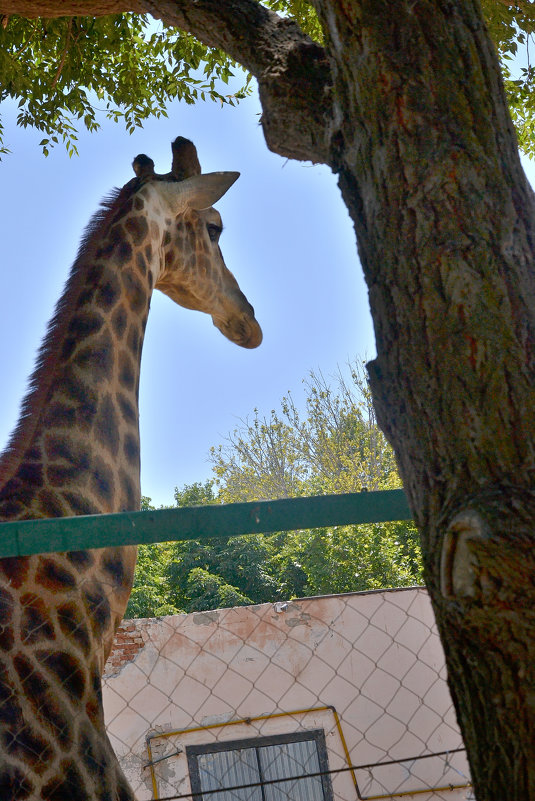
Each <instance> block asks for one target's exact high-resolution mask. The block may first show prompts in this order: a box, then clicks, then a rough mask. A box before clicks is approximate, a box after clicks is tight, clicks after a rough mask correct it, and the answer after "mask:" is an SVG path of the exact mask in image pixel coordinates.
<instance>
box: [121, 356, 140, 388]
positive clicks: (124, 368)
mask: <svg viewBox="0 0 535 801" xmlns="http://www.w3.org/2000/svg"><path fill="white" fill-rule="evenodd" d="M119 381H120V383H121V384H122V385H123V387H125V388H126V389H130V390H132V389H134V386H135V383H136V374H135V369H134V363H133V362H132V359H131V358H130V354H129V353H127V352H126V351H124V350H123V351H121V353H120V356H119Z"/></svg>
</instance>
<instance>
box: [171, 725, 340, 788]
mask: <svg viewBox="0 0 535 801" xmlns="http://www.w3.org/2000/svg"><path fill="white" fill-rule="evenodd" d="M186 756H187V759H188V768H189V775H190V780H191V791H192V794H193V799H194V801H332V799H333V796H332V789H331V783H330V780H329V777H328V776H327V775H323V776H311V775H310V774H317V773H320V772H322V771H327V770H328V762H327V748H326V746H325V735H324V733H323V731H322V730H314V731H306V732H298V733H294V734H280V735H276V736H272V737H259V738H251V739H247V740H234V741H232V742H221V743H211V744H210V745H191V746H187V747H186ZM293 777H295V778H293ZM276 779H293V780H291V781H278V782H276V783H273V784H272V783H271V782H273V780H276ZM244 784H257V785H258V786H256V787H249V788H247V789H245V788H244V789H242V790H239V789H236V790H232V789H230V788H232V787H238V786H240V785H244ZM227 788H228V789H227ZM207 790H217V791H218V792H215V793H214V792H211V793H206V791H207ZM203 793H206V794H205V795H203Z"/></svg>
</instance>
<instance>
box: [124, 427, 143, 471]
mask: <svg viewBox="0 0 535 801" xmlns="http://www.w3.org/2000/svg"><path fill="white" fill-rule="evenodd" d="M123 451H124V455H125V456H126V459H127V461H128V463H129V464H131V465H133V466H136V465H138V464H139V458H140V454H139V441H138V438H137V437H135V436H134V435H133V434H126V435H125V438H124V445H123Z"/></svg>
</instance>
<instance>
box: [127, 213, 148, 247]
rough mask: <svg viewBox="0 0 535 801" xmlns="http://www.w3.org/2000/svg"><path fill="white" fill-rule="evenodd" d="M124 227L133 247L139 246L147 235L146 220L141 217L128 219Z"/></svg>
mask: <svg viewBox="0 0 535 801" xmlns="http://www.w3.org/2000/svg"><path fill="white" fill-rule="evenodd" d="M124 227H125V229H126V230H127V231H128V233H129V234H130V236H131V237H132V239H133V241H134V245H140V244H141V242H143V240H144V239H146V237H147V235H148V233H149V226H148V223H147V220H146V219H145V217H142V216H136V217H129V218H128V219H127V220H126V221H125V223H124Z"/></svg>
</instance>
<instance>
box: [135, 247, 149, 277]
mask: <svg viewBox="0 0 535 801" xmlns="http://www.w3.org/2000/svg"><path fill="white" fill-rule="evenodd" d="M136 267H137V268H138V270H139V272H140V273H141V275H143V276H145V275H147V262H146V260H145V256H144V255H143V253H141V251H140V252H139V253H136Z"/></svg>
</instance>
